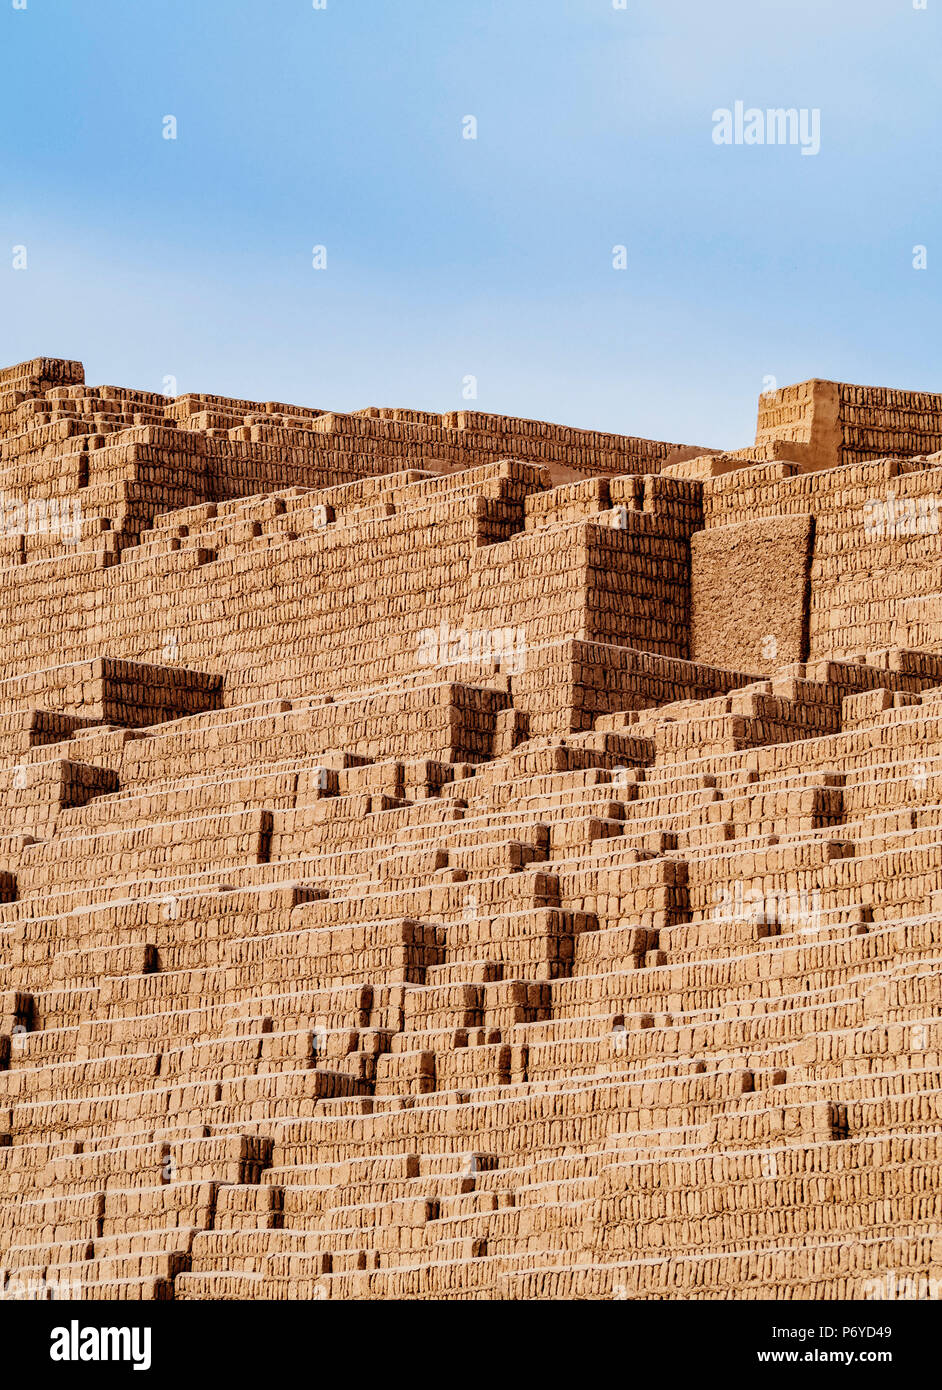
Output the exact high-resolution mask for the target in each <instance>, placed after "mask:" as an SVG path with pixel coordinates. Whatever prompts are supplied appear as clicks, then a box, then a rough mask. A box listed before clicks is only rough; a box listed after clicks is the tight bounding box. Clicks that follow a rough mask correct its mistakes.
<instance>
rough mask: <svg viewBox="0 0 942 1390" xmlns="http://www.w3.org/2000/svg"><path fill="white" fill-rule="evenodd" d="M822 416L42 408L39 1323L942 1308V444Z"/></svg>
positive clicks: (24, 472) (123, 405)
mask: <svg viewBox="0 0 942 1390" xmlns="http://www.w3.org/2000/svg"><path fill="white" fill-rule="evenodd" d="M821 385H822V384H821V383H806V384H805V385H804V387H801V388H787V391H786V392H785V393H782V394H783V396H784V397H788V391H791V392H793V395H794V398H795V399H794V401H792V400H791V398H790V397H788V398H787V399H786V400H785V406H787V408H788V409H787V410H785V413H784V414H783V416H782V419H781V420H780V421H779V422H778V425H776V424H775V422H774V421H772V422H771V423H770V419H769V417H768V415H767V414H764V415H761V416H760V438H759V441H758V442H757V444H756V445H755V446H753V448H752V449H751V450H750V451H741V454H740V455H739V456H736V455H723V456H718V455H715V454H711V455H705V454H703V455H701V456H700V457H699V458H693V459H691V458H689V457H685V456H684V454H683V452H682V451H680V450H679V449H678V447H677V446H673V445H668V444H660V443H656V442H652V441H640V440H635V439H627V438H624V439H623V438H619V437H617V436H611V435H602V434H599V433H595V432H586V431H575V430H568V429H563V428H560V427H556V426H550V425H543V424H540V423H538V422H532V421H519V420H511V419H506V418H503V417H495V416H484V415H480V414H472V413H459V414H452V415H445V416H433V415H429V414H425V413H422V412H414V411H404V410H396V411H392V410H368V411H364V412H360V413H359V414H356V415H348V416H337V415H332V414H327V413H323V412H319V411H316V410H311V409H303V408H300V407H294V406H289V405H285V404H282V403H273V402H269V403H265V404H259V403H256V402H251V401H235V400H229V399H226V398H221V397H205V396H199V397H198V396H188V397H181V398H177V399H175V400H171V399H170V398H166V397H161V396H156V395H154V394H152V393H143V392H134V391H123V390H119V389H118V388H111V387H101V388H90V387H87V386H86V385H85V384H84V380H83V374H82V371H81V368H80V366H79V364H77V363H65V362H56V361H51V360H45V359H44V360H37V361H34V362H32V363H28V364H23V365H21V366H19V367H15V368H11V369H9V370H8V371H6V372H3V373H0V450H2V469H3V481H2V491H3V493H4V494H5V498H6V504H5V509H4V513H3V516H4V518H5V521H6V526H5V532H4V535H3V536H2V537H0V620H2V623H3V630H4V633H5V642H4V647H3V654H2V658H0V788H2V796H3V804H4V807H5V811H6V818H5V826H4V829H3V833H2V837H0V1295H2V1296H3V1297H5V1298H15V1297H30V1296H33V1297H38V1296H48V1295H49V1294H50V1293H51V1294H52V1295H53V1296H70V1295H74V1294H77V1295H78V1296H81V1297H87V1298H96V1297H104V1298H161V1299H174V1298H175V1299H199V1298H246V1297H248V1298H266V1299H267V1298H292V1299H300V1298H311V1297H313V1298H363V1299H381V1298H395V1297H414V1298H426V1297H427V1298H436V1297H486V1298H540V1297H560V1296H562V1297H578V1298H582V1297H590V1298H611V1297H627V1298H677V1297H693V1298H721V1297H741V1298H770V1297H777V1298H799V1297H815V1298H825V1299H827V1298H837V1297H843V1296H876V1297H880V1296H892V1291H893V1290H894V1289H896V1288H899V1287H910V1286H912V1287H923V1286H925V1287H934V1286H932V1285H930V1284H929V1283H928V1281H932V1280H935V1279H938V1278H940V1277H942V1239H940V1237H939V1236H938V1235H937V1233H936V1221H935V1208H934V1202H935V1199H934V1197H933V1195H932V1194H933V1193H934V1192H935V1191H937V1189H938V1184H939V1177H940V1166H942V1147H940V1117H942V1062H940V1057H942V986H940V983H939V981H940V979H942V973H940V969H939V966H940V963H942V959H940V958H942V838H940V835H939V825H940V811H942V702H940V700H939V696H940V694H942V639H940V638H939V635H938V629H937V626H934V616H935V605H936V604H937V601H938V598H939V594H940V591H942V586H940V583H939V580H938V578H937V568H938V560H939V539H938V527H937V525H936V526H935V528H933V520H932V519H933V517H934V516H935V511H934V500H935V497H936V495H937V494H942V458H935V459H933V458H932V457H931V456H929V455H930V454H931V448H930V444H932V445H933V447H934V437H933V438H930V432H929V431H928V430H922V427H921V426H920V430H921V433H919V432H917V433H918V439H917V435H916V433H914V432H913V430H912V429H911V425H912V421H911V419H910V418H909V417H908V416H907V417H906V418H905V419H904V418H903V417H902V416H899V417H897V416H895V415H893V413H892V412H893V411H895V410H897V409H898V407H899V402H897V401H896V400H895V397H894V400H893V401H890V400H889V396H888V394H887V393H882V395H881V393H878V392H871V395H869V396H864V397H860V396H859V393H860V392H863V391H865V388H853V387H843V386H841V387H840V388H839V389H838V391H837V395H836V396H835V394H834V393H831V392H828V391H824V392H823V393H822V390H821V389H820V388H821ZM824 385H825V386H827V385H829V384H827V383H825V384H824ZM866 390H867V391H869V390H870V388H866ZM855 393H858V394H855ZM896 394H897V395H900V394H901V393H896ZM835 400H839V402H841V403H843V404H841V405H840V409H838V410H837V413H836V415H835V419H837V420H838V421H839V422H840V420H842V419H846V421H847V422H848V423H847V424H846V431H845V425H844V424H841V425H840V428H841V430H842V431H845V432H844V433H842V435H841V442H840V444H839V445H838V444H837V443H836V442H835V441H836V438H837V436H836V434H835V433H834V431H836V429H837V427H838V426H837V425H836V424H834V421H833V420H832V421H831V423H830V424H828V419H829V415H828V412H830V411H831V409H832V405H833V404H834V401H835ZM796 402H798V403H803V404H800V409H799V408H798V406H797V405H796ZM809 402H810V404H809ZM822 402H823V404H822ZM847 403H849V404H847ZM851 406H852V407H853V409H854V410H857V409H858V407H860V408H863V407H866V409H867V410H872V411H877V412H883V413H882V414H880V415H879V418H877V416H873V418H872V419H870V420H869V422H868V423H867V424H866V428H867V429H872V430H875V431H877V433H876V434H872V435H868V436H867V438H866V439H865V440H863V444H864V445H866V447H869V445H870V444H871V443H873V442H874V441H876V443H877V444H878V446H879V448H880V449H881V450H883V451H884V452H887V453H889V454H890V455H899V457H895V456H893V457H888V458H883V459H880V460H877V461H874V462H871V461H867V460H863V459H861V458H859V457H857V456H856V453H855V452H854V451H856V452H859V448H860V447H862V446H861V444H860V440H859V439H857V440H855V438H854V437H852V435H851V433H849V431H851V430H852V429H858V428H861V429H862V428H864V426H863V425H861V423H860V420H859V419H858V420H856V422H855V421H854V419H852V416H851V415H850V414H849V413H847V412H848V411H849V410H850V408H851ZM762 409H763V411H764V412H767V409H768V403H767V402H766V404H765V405H764V406H763V407H762ZM783 409H784V407H783ZM933 409H934V407H933ZM789 410H790V411H791V412H792V413H791V415H788V411H789ZM808 410H811V412H812V414H814V412H815V411H818V415H817V418H816V421H815V420H812V421H811V422H810V423H809V421H808V420H807V419H804V423H803V424H802V425H801V429H802V430H804V431H805V435H806V437H805V438H804V439H802V438H800V437H799V436H800V433H801V431H800V430H798V428H797V427H796V425H795V420H796V419H798V417H799V415H801V412H802V411H805V413H806V414H807V411H808ZM927 410H928V407H927ZM841 411H844V415H843V416H842V415H841ZM832 413H833V412H832ZM786 416H788V418H786ZM921 419H922V417H921V416H920V420H921ZM806 427H807V428H806ZM776 428H778V429H779V434H778V435H776V436H775V438H774V439H773V440H772V442H771V443H770V442H769V441H768V440H766V439H763V438H762V436H763V432H768V431H769V430H772V431H773V432H774V429H776ZM828 430H831V433H830V434H828ZM894 431H896V432H895V433H894ZM822 441H823V442H822ZM914 441H916V447H915V448H913V447H911V446H912V445H913V443H914ZM796 443H797V444H799V445H804V446H805V447H804V449H802V448H800V447H799V448H795V447H794V446H795V444H796ZM842 450H843V451H847V450H850V451H851V453H846V452H841V451H842ZM815 451H817V452H815ZM907 451H908V452H907ZM763 452H765V453H766V455H767V456H766V457H760V455H762V454H763ZM687 453H688V454H696V453H697V451H696V450H689V451H687ZM789 453H791V454H794V455H800V457H799V456H796V457H792V458H789V457H788V455H789ZM851 454H853V456H851ZM53 501H55V506H52V505H51V504H52V502H53ZM66 503H67V504H68V505H66ZM30 504H32V505H30ZM64 517H67V518H68V521H69V525H68V526H67V527H64V526H63V525H62V524H61V523H62V520H63V518H64ZM73 523H74V524H73ZM907 1281H909V1282H907ZM919 1281H922V1283H920V1282H919Z"/></svg>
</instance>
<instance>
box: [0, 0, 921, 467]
mask: <svg viewBox="0 0 942 1390" xmlns="http://www.w3.org/2000/svg"><path fill="white" fill-rule="evenodd" d="M14 3H19V4H22V3H23V0H0V113H2V118H3V141H2V153H0V161H2V164H0V168H2V181H0V190H2V197H0V360H2V362H3V363H12V362H16V361H19V360H22V359H24V358H28V357H33V356H36V355H40V354H43V355H49V356H64V357H77V358H80V359H82V360H83V361H84V363H85V365H86V371H87V378H88V380H89V381H91V382H93V383H103V382H109V383H115V384H120V385H129V386H136V387H141V388H144V389H148V390H156V391H159V390H162V389H165V388H164V385H163V383H164V380H165V378H167V377H173V378H175V380H176V384H177V389H178V390H179V391H187V390H195V391H211V392H219V393H222V394H226V395H233V396H244V397H249V398H253V399H261V400H265V399H276V400H285V401H292V402H297V403H299V404H306V405H313V406H320V407H324V408H335V409H338V410H348V409H356V408H358V407H360V406H364V405H404V406H410V407H414V408H419V409H430V410H451V409H457V408H461V407H462V406H467V405H474V406H475V408H478V409H481V410H489V411H490V410H493V411H499V412H504V413H508V414H515V415H524V416H530V417H534V418H540V419H549V420H555V421H559V422H562V423H566V424H572V425H580V426H587V427H597V428H602V429H611V430H617V431H620V432H623V433H627V434H641V435H647V436H651V437H654V438H661V439H669V440H673V441H681V442H691V443H702V444H706V445H717V446H724V447H736V446H739V445H742V444H745V443H747V442H749V440H751V438H752V435H753V432H754V425H755V405H756V397H757V396H758V393H759V392H760V390H762V389H763V382H764V379H765V378H766V377H770V376H771V377H774V378H775V379H776V380H777V382H778V384H780V385H784V384H786V383H788V382H790V381H798V380H802V379H804V378H806V377H809V376H821V377H832V378H837V379H841V380H848V381H857V382H865V383H870V382H873V383H878V384H883V385H893V386H904V387H911V388H914V389H926V390H940V389H942V376H940V371H939V348H938V341H939V332H938V323H939V317H940V315H939V310H940V295H939V289H938V284H939V279H938V270H939V265H940V264H942V238H940V237H938V236H937V235H936V233H937V229H938V227H939V200H940V186H942V184H940V167H939V166H940V157H939V150H940V148H942V140H940V134H942V131H940V126H942V116H940V104H939V101H938V72H939V66H940V58H942V18H940V14H942V0H926V8H925V9H921V10H917V9H915V8H914V5H913V0H724V3H720V4H713V5H711V4H709V3H705V0H626V3H625V7H624V8H623V9H615V8H614V6H613V3H612V0H327V5H326V8H325V9H321V10H315V9H314V8H313V4H312V0H26V8H25V9H14V8H13V5H14ZM737 100H742V101H744V102H745V104H746V106H747V107H748V106H755V107H758V108H760V109H765V108H767V107H796V108H802V107H804V108H809V109H813V108H817V109H819V110H820V113H821V116H820V121H821V150H820V153H819V154H817V155H816V156H814V157H805V156H803V155H802V154H801V151H800V149H799V148H796V147H795V146H769V145H764V146H750V147H747V146H742V145H740V146H718V145H716V144H715V143H714V142H713V139H712V134H713V112H714V111H715V110H716V109H718V108H730V109H732V108H733V106H734V103H735V102H736V101H737ZM167 115H172V116H174V117H175V118H176V121H177V139H176V140H167V139H164V138H163V129H164V124H163V123H164V117H165V116H167ZM467 115H473V116H475V117H476V119H477V122H478V137H477V139H476V140H466V139H463V138H462V120H463V117H465V116H467ZM315 245H323V246H325V247H326V248H327V266H326V269H323V270H315V269H313V267H312V264H311V262H312V254H311V253H312V248H313V247H314V246H315ZM618 245H622V246H624V247H625V248H626V253H627V255H626V260H627V269H625V270H615V269H613V265H612V260H613V257H612V248H613V247H614V246H618ZM915 245H925V246H926V248H927V268H926V269H925V270H915V269H914V268H913V264H912V262H913V247H914V246H915ZM14 246H25V247H26V248H27V269H26V270H14V269H13V261H12V248H13V247H14ZM469 376H473V377H475V378H476V380H477V392H478V394H477V400H476V401H473V402H472V401H469V400H467V399H466V398H464V397H463V394H462V392H463V383H464V382H465V379H466V378H467V377H469Z"/></svg>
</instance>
